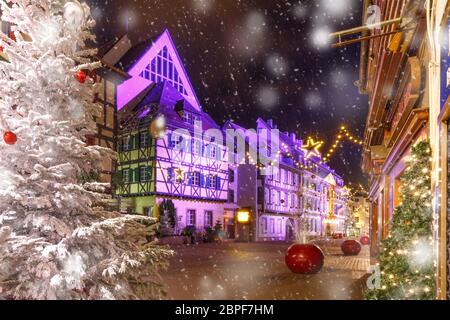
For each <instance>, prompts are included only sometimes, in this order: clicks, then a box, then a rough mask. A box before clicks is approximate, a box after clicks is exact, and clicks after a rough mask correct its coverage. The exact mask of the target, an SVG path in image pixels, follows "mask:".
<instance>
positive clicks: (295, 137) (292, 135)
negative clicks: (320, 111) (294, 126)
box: [291, 132, 297, 143]
mask: <svg viewBox="0 0 450 320" xmlns="http://www.w3.org/2000/svg"><path fill="white" fill-rule="evenodd" d="M291 139H292V142H293V143H296V142H297V136H296V135H295V133H294V132H292V133H291Z"/></svg>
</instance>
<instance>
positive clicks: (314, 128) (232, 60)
mask: <svg viewBox="0 0 450 320" xmlns="http://www.w3.org/2000/svg"><path fill="white" fill-rule="evenodd" d="M87 2H88V3H89V4H90V5H91V9H92V13H93V16H94V17H95V18H96V20H97V22H98V24H97V29H96V33H97V37H98V43H99V44H100V45H101V44H102V43H105V42H106V41H108V40H110V39H112V38H114V37H118V36H121V35H123V34H124V33H125V32H127V31H128V34H129V36H130V38H131V39H132V40H133V42H134V43H137V42H139V41H142V40H145V39H147V38H148V37H154V36H155V35H158V34H160V33H161V32H162V31H163V30H164V29H165V28H168V29H169V31H170V33H171V35H172V37H173V39H174V42H175V45H176V46H177V48H178V51H179V53H180V55H181V57H182V59H183V60H184V64H185V67H186V70H187V72H188V74H189V76H190V79H191V82H192V84H193V86H194V89H195V90H196V93H197V95H198V97H199V99H200V101H201V103H202V105H203V109H204V111H206V112H208V113H209V114H210V115H211V116H212V117H213V118H214V119H215V120H216V121H217V122H218V123H219V124H222V123H223V122H224V121H226V120H228V119H232V120H234V121H235V122H236V123H238V124H240V125H242V126H244V127H247V128H254V127H255V121H256V119H257V118H258V117H262V118H264V119H268V118H272V119H274V121H275V123H277V124H278V126H279V128H280V130H282V131H290V132H296V133H297V135H298V136H300V137H307V136H310V135H311V136H313V137H315V138H317V139H321V140H325V141H326V146H325V147H324V148H323V151H324V152H325V151H327V150H328V149H329V147H330V146H331V144H332V143H333V141H334V137H335V136H336V134H337V131H338V130H339V127H340V126H341V125H343V124H346V125H347V126H348V128H349V129H350V131H352V132H353V133H354V134H355V135H356V136H358V137H359V138H362V137H363V134H364V125H365V118H366V115H367V109H368V104H367V97H366V96H361V95H359V93H358V89H357V88H356V86H355V84H354V83H355V81H357V80H358V78H359V45H352V46H349V47H345V48H342V49H331V46H330V44H329V43H326V41H327V40H326V39H327V34H328V33H329V32H330V31H337V30H341V29H345V28H350V27H355V26H359V25H361V16H362V13H361V6H362V1H361V0H316V1H311V0H310V1H277V0H107V1H100V0H87ZM360 162H361V151H360V148H359V147H357V146H353V145H351V144H350V143H348V142H347V143H344V145H343V148H341V149H339V151H338V152H336V153H335V154H334V157H333V158H332V161H331V163H330V164H331V166H332V167H333V168H335V169H336V171H337V172H338V173H339V174H341V175H343V176H344V178H345V180H346V181H347V182H353V183H354V184H359V183H363V184H365V181H364V178H363V176H362V173H361V170H360Z"/></svg>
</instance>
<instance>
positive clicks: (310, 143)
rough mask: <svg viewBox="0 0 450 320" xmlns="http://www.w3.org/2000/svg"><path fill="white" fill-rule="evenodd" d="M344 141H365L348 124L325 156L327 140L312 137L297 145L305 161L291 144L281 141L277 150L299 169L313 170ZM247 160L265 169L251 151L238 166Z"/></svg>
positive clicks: (275, 161)
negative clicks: (298, 156)
mask: <svg viewBox="0 0 450 320" xmlns="http://www.w3.org/2000/svg"><path fill="white" fill-rule="evenodd" d="M344 141H348V142H351V143H354V144H357V145H363V143H364V142H363V140H359V139H358V138H357V137H356V136H355V135H353V134H352V133H351V132H350V131H349V130H348V129H347V127H346V126H341V127H340V128H339V132H338V134H337V135H336V138H335V140H334V143H333V144H332V146H331V147H330V149H329V151H328V152H327V153H326V154H325V156H323V157H322V153H321V151H320V149H321V148H322V146H323V145H324V144H325V141H315V140H314V139H313V138H312V137H308V139H307V140H306V143H305V144H303V145H301V146H296V147H295V148H296V149H297V151H300V152H303V153H304V154H305V157H304V159H303V161H301V160H297V159H296V158H295V157H294V156H293V155H292V152H293V150H291V148H290V146H289V145H287V144H286V143H281V146H280V150H278V151H277V154H278V155H279V156H282V157H284V158H288V159H291V160H292V162H293V164H294V165H295V166H296V167H297V168H299V169H309V170H312V169H315V168H318V167H319V165H321V164H324V163H327V162H329V161H330V159H331V157H332V156H333V154H334V153H335V152H336V150H337V149H338V148H339V147H340V146H341V142H344ZM317 158H318V159H320V160H319V161H318V163H316V161H314V160H315V159H317ZM246 160H248V162H249V163H250V164H251V165H254V166H256V167H257V168H258V169H263V168H264V167H265V166H264V165H262V164H260V163H259V162H258V161H256V160H255V159H253V157H252V156H251V154H250V152H247V154H246V157H245V159H241V162H240V163H238V166H239V165H243V164H245V162H246ZM276 163H277V160H272V162H270V163H269V166H273V165H275V164H276Z"/></svg>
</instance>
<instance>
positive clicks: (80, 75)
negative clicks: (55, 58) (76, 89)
mask: <svg viewBox="0 0 450 320" xmlns="http://www.w3.org/2000/svg"><path fill="white" fill-rule="evenodd" d="M75 78H76V79H77V80H78V82H79V83H85V82H86V73H84V71H83V70H78V71H77V72H76V73H75Z"/></svg>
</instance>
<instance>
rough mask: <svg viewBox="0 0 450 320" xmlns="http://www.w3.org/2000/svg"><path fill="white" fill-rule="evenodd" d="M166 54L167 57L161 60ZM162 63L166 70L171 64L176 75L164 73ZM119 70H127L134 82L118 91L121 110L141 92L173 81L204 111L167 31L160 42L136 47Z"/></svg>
mask: <svg viewBox="0 0 450 320" xmlns="http://www.w3.org/2000/svg"><path fill="white" fill-rule="evenodd" d="M162 54H163V55H164V57H161V55H162ZM163 60H164V61H163ZM167 61H168V62H167ZM162 62H164V68H166V62H167V64H170V66H171V67H170V70H172V66H173V74H172V75H169V70H167V71H166V69H164V73H163V68H162V66H161V64H162ZM156 64H157V65H158V66H157V67H158V68H157V70H154V69H156ZM116 67H118V68H122V69H124V70H125V71H127V72H128V73H129V75H130V76H131V79H130V80H128V81H126V82H125V83H124V84H123V85H121V86H119V88H118V99H117V100H118V102H117V103H118V108H119V109H120V108H122V107H123V106H124V105H126V104H127V103H128V102H129V101H131V100H132V99H133V98H134V95H135V94H137V93H138V92H141V91H142V90H143V89H144V88H145V87H146V86H148V84H150V83H151V82H162V81H163V80H168V78H170V77H172V80H171V81H172V82H173V83H174V85H175V84H176V85H177V86H176V88H177V90H179V91H180V93H181V94H182V95H183V97H184V98H185V99H186V100H187V101H188V102H189V103H190V104H191V105H192V106H193V107H194V108H195V109H196V110H199V111H200V110H201V105H200V102H199V100H198V98H197V95H196V93H195V90H194V88H193V86H192V83H191V81H190V79H189V77H188V74H187V72H186V69H185V67H184V65H183V61H182V60H181V58H180V56H179V54H178V51H177V49H176V47H175V44H174V43H173V39H172V37H171V35H170V33H169V31H168V30H165V31H164V32H163V33H162V34H161V35H160V36H158V37H156V38H151V39H148V40H146V41H144V42H141V43H139V44H137V45H135V46H133V47H132V48H131V49H130V50H129V51H128V52H127V53H126V54H125V55H124V56H123V57H122V58H121V59H120V61H118V62H117V64H116ZM166 72H167V73H166ZM175 73H176V74H175ZM155 74H156V75H157V76H155ZM174 79H177V80H174Z"/></svg>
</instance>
